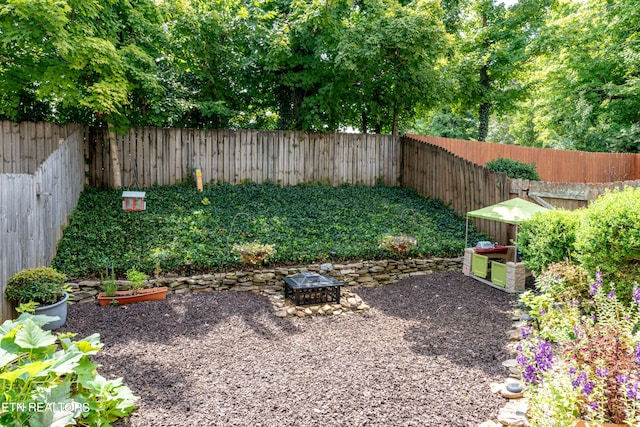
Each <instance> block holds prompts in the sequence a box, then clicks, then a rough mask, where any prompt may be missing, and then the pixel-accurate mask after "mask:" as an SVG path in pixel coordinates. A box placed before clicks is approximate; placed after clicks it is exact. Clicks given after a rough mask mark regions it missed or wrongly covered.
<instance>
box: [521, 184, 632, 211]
mask: <svg viewBox="0 0 640 427" xmlns="http://www.w3.org/2000/svg"><path fill="white" fill-rule="evenodd" d="M625 187H634V188H638V187H640V180H634V181H618V182H607V183H580V182H547V181H529V180H525V179H512V180H511V194H512V195H514V196H518V197H521V198H523V199H530V200H531V201H533V202H536V203H539V204H541V205H543V206H546V207H554V208H560V209H567V210H574V209H580V208H583V207H587V206H588V205H589V204H590V203H591V202H592V201H594V200H595V199H597V198H598V197H599V196H600V195H601V194H604V193H605V192H606V191H610V190H613V189H624V188H625Z"/></svg>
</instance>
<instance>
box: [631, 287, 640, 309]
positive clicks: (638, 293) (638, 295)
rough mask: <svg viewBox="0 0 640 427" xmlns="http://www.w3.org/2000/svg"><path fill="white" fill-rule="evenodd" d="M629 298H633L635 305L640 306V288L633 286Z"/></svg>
mask: <svg viewBox="0 0 640 427" xmlns="http://www.w3.org/2000/svg"><path fill="white" fill-rule="evenodd" d="M631 296H632V297H633V301H635V303H636V304H637V305H640V287H638V286H634V287H633V293H632V294H631Z"/></svg>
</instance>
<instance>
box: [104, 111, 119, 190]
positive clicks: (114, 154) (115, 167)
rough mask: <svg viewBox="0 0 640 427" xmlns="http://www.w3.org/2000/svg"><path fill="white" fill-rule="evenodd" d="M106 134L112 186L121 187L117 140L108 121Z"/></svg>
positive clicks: (114, 131)
mask: <svg viewBox="0 0 640 427" xmlns="http://www.w3.org/2000/svg"><path fill="white" fill-rule="evenodd" d="M107 126H108V131H107V135H108V138H109V152H110V154H111V171H112V174H111V177H112V178H113V188H122V175H121V174H120V156H119V155H118V140H117V138H116V130H115V129H114V127H113V125H112V124H111V123H109V124H108V125H107Z"/></svg>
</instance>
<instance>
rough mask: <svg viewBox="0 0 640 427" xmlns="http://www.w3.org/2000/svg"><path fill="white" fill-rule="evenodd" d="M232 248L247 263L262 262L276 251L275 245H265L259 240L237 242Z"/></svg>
mask: <svg viewBox="0 0 640 427" xmlns="http://www.w3.org/2000/svg"><path fill="white" fill-rule="evenodd" d="M232 250H233V252H234V253H236V254H237V255H238V256H239V257H240V258H241V259H242V262H244V263H247V264H260V263H261V262H263V261H266V260H268V259H269V257H270V256H272V255H273V254H274V253H275V252H276V249H275V247H274V245H263V244H261V243H257V242H253V243H242V244H238V243H236V244H234V245H233V249H232Z"/></svg>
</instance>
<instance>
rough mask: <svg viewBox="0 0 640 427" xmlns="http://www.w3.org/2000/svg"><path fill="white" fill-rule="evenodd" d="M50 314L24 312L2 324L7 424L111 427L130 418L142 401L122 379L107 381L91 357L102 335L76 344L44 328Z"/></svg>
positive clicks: (0, 365) (0, 419)
mask: <svg viewBox="0 0 640 427" xmlns="http://www.w3.org/2000/svg"><path fill="white" fill-rule="evenodd" d="M54 319H56V318H52V317H50V316H41V315H39V316H33V315H31V314H28V313H23V314H21V315H20V317H18V319H16V320H7V321H5V322H4V323H3V324H2V325H0V336H1V337H2V338H1V342H2V345H1V350H0V353H1V357H0V390H1V393H0V405H2V407H3V408H8V409H9V410H6V411H3V412H2V413H0V424H1V425H14V426H15V425H29V426H45V425H46V426H67V425H80V426H99V425H100V426H109V425H111V423H112V422H114V421H116V420H117V419H119V418H122V417H124V416H126V415H128V414H129V413H130V412H131V411H132V410H133V409H134V407H135V401H136V399H137V397H135V396H134V395H133V393H132V392H131V390H130V389H129V388H128V387H127V386H125V385H124V384H123V383H122V379H121V378H119V379H115V380H107V379H105V378H104V377H102V376H101V375H100V374H98V373H97V368H98V367H99V366H98V365H96V364H95V363H93V362H91V360H90V357H91V356H93V355H95V354H96V353H97V352H98V351H99V350H100V349H101V348H102V343H100V337H99V335H98V334H93V335H90V336H88V337H86V338H84V339H81V340H78V341H73V340H72V338H73V335H74V334H65V335H62V334H61V335H59V336H57V337H56V336H55V335H53V334H52V333H51V332H50V331H45V330H43V329H42V325H45V324H46V323H48V322H50V321H52V320H54Z"/></svg>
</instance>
